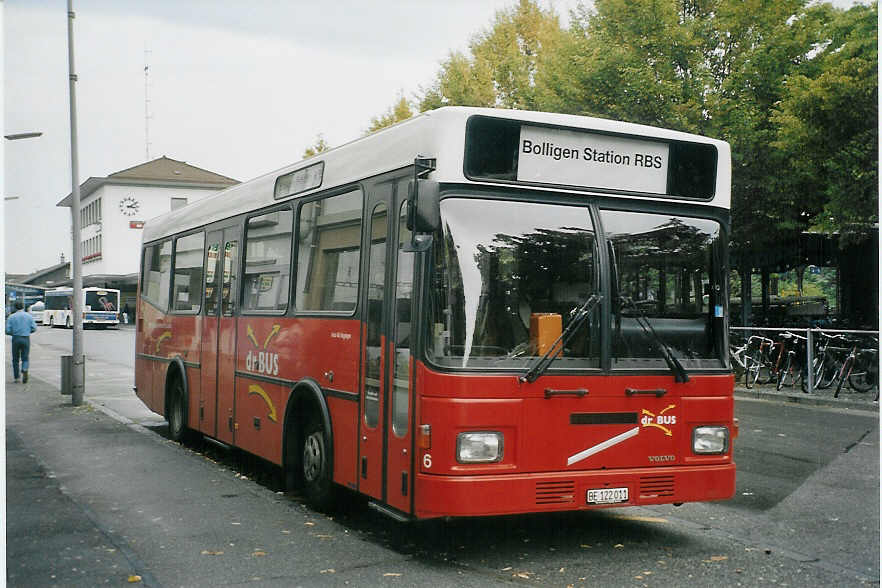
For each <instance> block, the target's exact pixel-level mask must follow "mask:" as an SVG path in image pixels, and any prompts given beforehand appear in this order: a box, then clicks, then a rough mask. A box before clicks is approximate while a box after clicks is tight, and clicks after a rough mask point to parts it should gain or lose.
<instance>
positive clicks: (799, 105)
mask: <svg viewBox="0 0 882 588" xmlns="http://www.w3.org/2000/svg"><path fill="white" fill-rule="evenodd" d="M877 22H878V4H877V3H875V2H874V3H873V4H872V5H870V6H863V5H858V6H855V7H853V8H852V9H850V10H848V11H845V12H838V13H837V14H836V15H835V18H833V19H832V20H831V21H830V22H829V25H828V26H827V27H826V29H825V32H826V36H825V37H824V38H823V39H822V42H821V44H819V46H818V47H817V49H816V51H815V52H814V54H813V56H812V61H814V62H815V63H816V64H817V67H815V68H814V69H813V71H808V72H798V73H795V74H794V75H792V76H790V77H789V78H788V79H787V83H786V90H785V95H784V97H783V99H782V100H781V102H780V103H778V104H777V105H776V109H775V111H774V113H773V118H774V121H775V123H776V125H777V128H776V136H775V141H774V142H773V147H775V148H776V149H777V150H778V156H779V157H778V159H779V160H780V161H781V163H782V165H783V166H785V169H786V170H787V171H786V173H785V174H781V175H780V176H779V178H780V179H779V181H778V182H777V186H778V187H779V188H780V190H781V191H782V192H784V193H787V194H790V195H792V197H793V199H799V200H800V201H801V202H802V203H803V205H802V207H801V208H802V209H803V213H804V215H805V216H806V217H808V218H807V219H806V220H807V222H808V223H809V224H810V228H812V229H817V230H822V231H826V232H839V233H840V234H841V235H842V239H843V242H846V243H847V242H848V241H851V240H860V239H862V238H863V237H865V236H867V235H869V234H870V233H871V232H872V231H873V230H874V225H875V224H876V223H878V220H879V217H878V199H879V194H878V141H879V125H878V120H879V110H878V100H879V89H878V88H879V85H878V73H877V67H878V49H877V37H878V32H877Z"/></svg>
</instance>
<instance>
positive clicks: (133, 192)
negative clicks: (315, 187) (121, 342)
mask: <svg viewBox="0 0 882 588" xmlns="http://www.w3.org/2000/svg"><path fill="white" fill-rule="evenodd" d="M238 183H239V182H238V181H237V180H235V179H233V178H229V177H227V176H223V175H220V174H217V173H215V172H211V171H208V170H205V169H202V168H199V167H196V166H193V165H190V164H188V163H185V162H183V161H177V160H175V159H171V158H168V157H165V156H162V157H160V158H158V159H154V160H152V161H148V162H146V163H142V164H140V165H136V166H134V167H131V168H128V169H124V170H122V171H118V172H116V173H112V174H110V175H108V176H107V177H91V178H89V179H88V180H86V181H85V182H83V183H82V184H81V185H80V211H79V214H80V227H81V230H80V252H81V255H82V275H83V286H98V287H104V288H117V289H119V290H120V308H123V307H124V306H125V305H128V307H129V309H131V310H133V309H134V308H135V296H136V292H135V290H136V288H137V283H138V267H139V262H140V251H141V233H142V229H143V227H144V223H145V222H146V221H148V220H150V219H151V218H153V217H156V216H159V215H161V214H164V213H166V212H169V211H170V210H174V209H176V208H181V207H184V206H186V205H187V204H189V203H191V202H195V201H197V200H201V199H202V198H205V197H206V196H210V195H211V194H214V193H216V192H218V191H219V190H223V189H225V188H228V187H230V186H233V185H235V184H238ZM72 202H73V195H72V194H68V195H67V196H66V197H65V198H64V199H62V200H61V201H60V202H59V203H58V206H64V207H68V208H69V207H70V206H71V204H72ZM70 283H71V280H66V283H63V284H57V285H59V286H61V285H67V286H69V285H70Z"/></svg>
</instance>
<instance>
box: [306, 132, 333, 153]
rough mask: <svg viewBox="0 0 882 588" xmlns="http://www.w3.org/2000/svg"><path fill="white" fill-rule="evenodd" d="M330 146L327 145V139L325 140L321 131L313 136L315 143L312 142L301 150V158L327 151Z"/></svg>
mask: <svg viewBox="0 0 882 588" xmlns="http://www.w3.org/2000/svg"><path fill="white" fill-rule="evenodd" d="M330 148H331V146H330V145H328V142H327V141H325V137H324V136H323V135H322V134H321V133H319V134H318V135H317V136H316V138H315V143H313V144H312V145H310V146H309V147H307V148H306V149H305V150H304V151H303V159H307V158H309V157H312V156H313V155H317V154H319V153H321V152H322V151H327V150H328V149H330Z"/></svg>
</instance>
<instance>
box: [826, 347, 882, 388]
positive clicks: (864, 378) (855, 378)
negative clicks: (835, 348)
mask: <svg viewBox="0 0 882 588" xmlns="http://www.w3.org/2000/svg"><path fill="white" fill-rule="evenodd" d="M873 342H874V343H875V345H876V346H875V348H872V349H860V348H858V342H857V341H854V342H853V344H852V345H851V350H850V351H849V353H848V357H846V358H845V361H844V362H843V363H842V367H841V368H840V370H839V373H838V374H837V378H838V380H839V381H838V383H837V384H836V392H834V393H833V398H839V392H840V391H841V390H842V385H843V384H844V383H845V381H846V380H847V381H848V385H849V386H850V387H851V389H852V390H855V391H856V392H868V391H870V390H872V389H873V388H874V387H875V388H876V397H875V398H874V400H875V401H878V400H879V387H878V386H879V360H878V357H879V351H878V339H876V338H875V337H874V338H873Z"/></svg>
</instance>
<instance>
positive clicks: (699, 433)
mask: <svg viewBox="0 0 882 588" xmlns="http://www.w3.org/2000/svg"><path fill="white" fill-rule="evenodd" d="M728 449H729V429H727V428H726V427H695V429H694V430H693V431H692V451H694V452H695V453H699V454H703V455H712V454H722V453H726V451H727V450H728Z"/></svg>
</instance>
